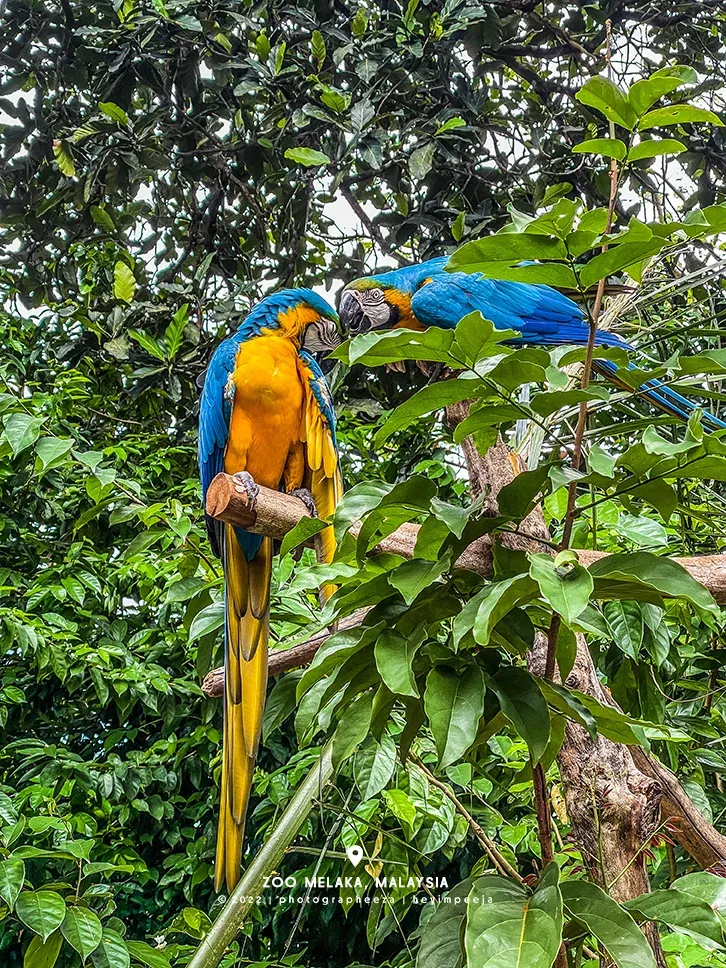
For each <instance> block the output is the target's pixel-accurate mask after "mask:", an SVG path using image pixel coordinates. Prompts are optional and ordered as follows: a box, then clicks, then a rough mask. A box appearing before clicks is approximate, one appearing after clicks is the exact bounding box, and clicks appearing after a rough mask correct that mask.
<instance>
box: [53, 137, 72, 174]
mask: <svg viewBox="0 0 726 968" xmlns="http://www.w3.org/2000/svg"><path fill="white" fill-rule="evenodd" d="M53 156H54V157H55V163H56V165H58V168H59V170H60V171H61V172H62V173H63V174H64V175H67V176H68V178H74V177H75V174H76V166H75V165H74V164H73V155H72V154H71V152H70V149H69V148H67V147H66V145H64V144H63V142H62V141H59V140H57V139H56V140H55V141H54V142H53Z"/></svg>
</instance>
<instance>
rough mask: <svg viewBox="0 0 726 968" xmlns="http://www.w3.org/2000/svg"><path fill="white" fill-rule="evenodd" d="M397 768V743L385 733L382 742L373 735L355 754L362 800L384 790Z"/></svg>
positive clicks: (354, 769)
mask: <svg viewBox="0 0 726 968" xmlns="http://www.w3.org/2000/svg"><path fill="white" fill-rule="evenodd" d="M395 768H396V744H395V742H394V741H393V739H392V738H391V737H390V736H389V735H388V733H384V734H383V736H382V737H381V742H380V743H377V742H376V741H375V740H374V739H373V738H372V737H371V739H370V741H369V742H368V743H367V744H366V745H365V746H363V747H362V748H361V749H359V750H358V752H357V753H356V754H355V759H354V760H353V776H354V777H355V783H356V786H357V787H358V789H359V790H360V795H361V799H362V800H364V801H365V800H370V799H371V798H372V797H375V796H377V795H378V794H379V793H380V792H381V790H383V789H384V788H385V786H386V784H387V783H388V781H389V780H390V779H391V777H392V776H393V771H394V770H395Z"/></svg>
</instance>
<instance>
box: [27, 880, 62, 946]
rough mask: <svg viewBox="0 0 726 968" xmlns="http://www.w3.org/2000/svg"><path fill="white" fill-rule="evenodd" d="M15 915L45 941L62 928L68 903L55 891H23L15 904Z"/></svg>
mask: <svg viewBox="0 0 726 968" xmlns="http://www.w3.org/2000/svg"><path fill="white" fill-rule="evenodd" d="M15 913H16V915H17V916H18V917H19V918H20V920H21V921H22V922H23V924H25V925H27V927H29V928H30V930H31V931H34V932H35V933H36V934H39V935H40V936H41V938H43V940H44V941H45V939H46V938H49V937H50V935H51V934H53V932H54V931H55V930H56V928H58V927H60V925H61V922H62V921H63V918H64V917H65V916H66V903H65V901H64V900H63V898H62V897H61V896H60V894H56V892H55V891H45V890H40V891H23V892H22V893H21V894H20V896H19V897H18V899H17V901H16V902H15Z"/></svg>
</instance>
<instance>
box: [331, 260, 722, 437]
mask: <svg viewBox="0 0 726 968" xmlns="http://www.w3.org/2000/svg"><path fill="white" fill-rule="evenodd" d="M448 261H449V260H448V257H447V256H444V257H442V258H438V259H429V260H428V261H427V262H421V263H419V264H417V265H412V266H404V267H403V268H401V269H393V270H391V271H390V272H383V273H380V274H379V275H372V276H365V277H362V278H360V279H355V280H354V281H353V282H350V283H348V285H347V286H346V287H345V289H344V290H343V293H342V295H341V299H340V319H341V322H342V324H343V327H344V328H345V330H346V331H347V332H348V333H349V334H350V335H351V336H357V335H359V334H360V333H364V332H368V331H369V330H372V329H392V328H396V327H407V328H410V329H425V328H426V327H428V326H439V327H442V328H443V329H453V328H454V327H455V326H456V324H457V323H458V322H459V320H460V319H463V317H464V316H467V315H468V314H469V313H472V312H480V313H481V314H482V315H483V316H485V317H486V318H487V319H489V320H491V322H492V323H493V324H494V326H495V327H496V328H497V329H513V330H516V331H517V332H518V333H521V336H519V337H516V338H515V339H512V340H510V341H509V342H510V344H512V345H517V344H524V343H526V344H530V345H540V346H559V345H563V344H570V343H572V344H575V345H581V346H584V345H586V344H587V340H588V335H589V324H588V322H587V319H586V317H585V313H584V312H583V310H582V309H581V307H580V306H578V305H577V303H575V302H573V301H572V299H570V298H568V297H567V296H565V295H563V294H562V293H561V292H558V291H557V290H556V289H552V288H551V287H550V286H544V285H537V284H532V283H524V282H512V281H509V280H503V279H489V278H486V277H485V276H483V275H481V274H480V273H476V272H473V273H467V272H447V271H446V264H447V262H448ZM595 345H596V346H605V347H610V346H613V347H619V348H620V349H623V350H630V351H632V350H633V349H634V347H632V346H631V345H630V344H629V343H627V342H626V341H625V340H624V339H622V337H620V336H618V335H617V334H616V333H611V332H607V331H605V330H598V331H597V335H596V339H595ZM595 363H596V365H597V368H598V369H599V370H600V371H601V372H602V373H603V374H604V375H605V376H606V377H607V378H608V379H610V380H611V381H612V382H613V383H616V384H618V380H617V371H618V367H617V366H616V364H615V363H613V362H612V361H611V360H602V359H597V358H596V360H595ZM619 385H622V384H619ZM640 392H641V393H642V394H643V396H645V397H647V398H648V399H649V400H651V401H652V402H653V403H654V404H655V405H656V406H657V407H659V408H660V409H662V410H666V411H667V412H668V413H671V414H674V415H675V416H678V417H681V418H683V419H684V420H687V419H688V417H689V416H690V414H691V413H693V411H694V410H696V409H697V407H696V405H695V404H693V403H691V401H690V400H688V399H687V398H686V397H684V396H683V395H682V394H681V393H678V392H677V391H675V390H672V389H671V388H670V387H668V386H666V385H665V384H664V383H662V382H661V381H660V380H650V381H648V382H647V383H646V384H644V385H643V386H641V387H640ZM703 424H704V427H705V428H706V429H707V430H721V429H723V428H724V427H726V422H724V421H723V420H721V419H720V418H719V417H716V416H715V415H714V414H711V413H708V412H704V414H703Z"/></svg>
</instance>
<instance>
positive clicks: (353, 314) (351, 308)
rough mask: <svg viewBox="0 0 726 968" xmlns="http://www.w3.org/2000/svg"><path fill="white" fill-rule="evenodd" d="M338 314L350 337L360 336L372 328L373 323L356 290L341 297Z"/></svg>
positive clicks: (350, 290)
mask: <svg viewBox="0 0 726 968" xmlns="http://www.w3.org/2000/svg"><path fill="white" fill-rule="evenodd" d="M338 314H339V316H340V322H341V324H342V326H343V329H344V331H345V332H346V333H347V334H348V335H349V336H360V334H361V333H367V332H368V330H369V329H370V328H371V321H370V319H369V318H368V317H367V316H366V314H365V311H364V309H363V304H362V302H361V297H360V294H359V293H357V292H356V291H355V290H354V289H349V290H348V291H347V292H344V293H343V295H342V296H341V297H340V307H339V309H338Z"/></svg>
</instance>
